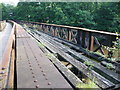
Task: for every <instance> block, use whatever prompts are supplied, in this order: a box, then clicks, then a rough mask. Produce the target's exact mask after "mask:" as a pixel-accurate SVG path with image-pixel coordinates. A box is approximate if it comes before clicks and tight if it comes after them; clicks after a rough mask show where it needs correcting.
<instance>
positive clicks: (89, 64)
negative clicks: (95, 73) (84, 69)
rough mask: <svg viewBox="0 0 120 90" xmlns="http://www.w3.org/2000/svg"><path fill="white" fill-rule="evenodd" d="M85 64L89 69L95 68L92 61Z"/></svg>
mask: <svg viewBox="0 0 120 90" xmlns="http://www.w3.org/2000/svg"><path fill="white" fill-rule="evenodd" d="M84 63H85V64H86V65H87V66H88V67H89V69H92V68H93V66H94V64H93V63H92V62H91V61H88V60H86V61H85V62H84Z"/></svg>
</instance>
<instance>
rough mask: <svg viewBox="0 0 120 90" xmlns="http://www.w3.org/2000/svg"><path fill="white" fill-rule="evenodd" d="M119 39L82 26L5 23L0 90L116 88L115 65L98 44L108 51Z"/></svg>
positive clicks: (118, 70) (119, 75)
mask: <svg viewBox="0 0 120 90" xmlns="http://www.w3.org/2000/svg"><path fill="white" fill-rule="evenodd" d="M119 38H120V34H115V33H108V32H103V31H96V30H90V29H85V28H78V27H70V26H63V25H55V24H46V23H38V22H26V21H16V22H15V21H11V20H8V21H7V22H6V24H5V27H4V30H2V31H0V88H1V89H2V88H14V89H18V88H48V89H51V90H52V89H57V88H66V89H67V88H68V89H71V90H72V89H75V88H88V87H89V88H90V87H91V88H97V89H108V90H109V89H112V90H117V89H119V90H120V63H119V62H115V61H111V60H109V59H108V58H106V57H104V56H103V55H107V54H108V57H110V52H109V51H107V50H105V49H104V48H103V46H106V47H112V46H113V45H114V44H113V42H114V41H116V39H119ZM96 52H99V53H101V54H102V55H100V54H98V53H96ZM118 56H119V54H118ZM108 64H109V65H112V67H111V68H108V67H107V65H108ZM83 86H85V87H83Z"/></svg>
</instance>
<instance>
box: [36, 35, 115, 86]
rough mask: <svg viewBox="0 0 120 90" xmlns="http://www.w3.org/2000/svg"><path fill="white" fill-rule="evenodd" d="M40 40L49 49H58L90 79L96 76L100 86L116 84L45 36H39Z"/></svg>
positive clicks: (61, 54)
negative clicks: (52, 43) (53, 43)
mask: <svg viewBox="0 0 120 90" xmlns="http://www.w3.org/2000/svg"><path fill="white" fill-rule="evenodd" d="M38 40H39V41H40V42H42V43H45V44H46V47H47V48H48V49H49V50H51V51H52V50H56V52H57V53H58V54H59V55H60V56H62V57H63V58H64V59H65V60H67V61H68V62H70V63H71V64H72V65H73V66H75V67H76V68H77V69H78V70H80V71H82V72H83V73H84V74H85V75H86V76H88V77H89V78H90V79H93V78H95V81H94V82H95V83H96V84H97V85H99V86H100V87H102V88H111V87H114V86H115V85H114V84H113V83H112V82H110V81H109V80H107V79H105V78H104V77H103V76H101V75H99V74H98V73H96V72H94V71H93V70H89V69H88V67H87V66H86V65H85V64H83V63H81V62H79V61H77V60H76V59H74V58H73V57H71V56H70V55H69V54H67V53H65V52H63V51H61V50H59V49H56V47H54V46H53V45H51V44H50V43H49V42H48V41H47V40H45V39H44V38H42V37H39V39H38Z"/></svg>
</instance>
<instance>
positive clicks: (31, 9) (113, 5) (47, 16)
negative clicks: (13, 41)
mask: <svg viewBox="0 0 120 90" xmlns="http://www.w3.org/2000/svg"><path fill="white" fill-rule="evenodd" d="M119 4H120V2H104V3H103V2H19V3H18V5H17V6H16V7H13V6H11V5H4V4H0V7H2V13H3V15H2V16H3V20H7V19H13V20H23V21H35V22H42V23H50V24H61V25H70V26H77V27H83V28H88V29H96V30H102V31H109V32H120V30H119V29H120V26H119V24H120V6H119Z"/></svg>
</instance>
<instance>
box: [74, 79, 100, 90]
mask: <svg viewBox="0 0 120 90" xmlns="http://www.w3.org/2000/svg"><path fill="white" fill-rule="evenodd" d="M76 88H82V89H84V90H88V89H89V90H95V88H98V86H97V85H96V84H95V83H94V82H92V81H89V82H88V83H79V84H77V85H76Z"/></svg>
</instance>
